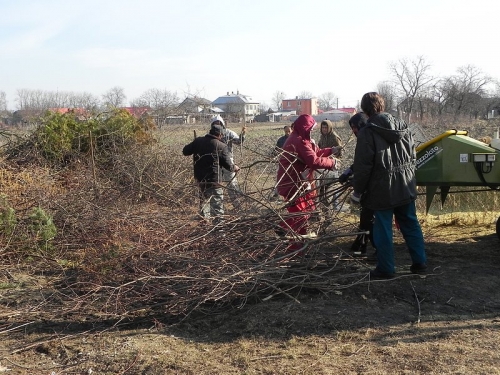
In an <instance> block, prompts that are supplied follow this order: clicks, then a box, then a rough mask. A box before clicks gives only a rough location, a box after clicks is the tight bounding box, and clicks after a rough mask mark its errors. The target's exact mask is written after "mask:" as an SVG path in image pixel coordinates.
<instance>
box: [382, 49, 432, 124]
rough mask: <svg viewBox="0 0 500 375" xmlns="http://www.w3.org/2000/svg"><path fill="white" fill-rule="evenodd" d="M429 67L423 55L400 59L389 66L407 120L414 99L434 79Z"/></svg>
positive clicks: (409, 117)
mask: <svg viewBox="0 0 500 375" xmlns="http://www.w3.org/2000/svg"><path fill="white" fill-rule="evenodd" d="M430 68H431V66H430V65H429V64H428V63H427V62H426V61H425V59H424V57H423V56H419V57H417V58H416V59H415V60H407V59H402V60H399V61H397V62H393V63H391V64H390V66H389V69H390V72H391V74H392V76H393V78H394V81H395V83H396V85H397V86H396V87H397V88H398V90H399V91H400V102H399V106H400V107H401V109H402V111H403V112H404V113H403V117H404V118H405V119H406V120H407V121H408V122H409V121H410V119H411V114H412V111H413V107H414V103H415V99H416V98H417V96H418V95H420V94H421V93H422V91H424V89H425V88H426V86H427V85H429V84H431V83H432V81H433V80H434V78H433V77H432V76H431V75H430V74H429V70H430Z"/></svg>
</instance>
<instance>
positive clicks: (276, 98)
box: [271, 90, 286, 111]
mask: <svg viewBox="0 0 500 375" xmlns="http://www.w3.org/2000/svg"><path fill="white" fill-rule="evenodd" d="M285 98H286V96H285V93H284V92H283V91H279V90H278V91H275V92H274V94H273V97H272V99H271V101H272V103H273V105H274V108H276V110H277V111H281V110H282V109H283V100H284V99H285Z"/></svg>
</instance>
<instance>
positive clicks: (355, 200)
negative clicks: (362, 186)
mask: <svg viewBox="0 0 500 375" xmlns="http://www.w3.org/2000/svg"><path fill="white" fill-rule="evenodd" d="M360 201H361V194H359V193H356V192H355V191H353V192H352V193H351V202H352V203H353V204H359V203H360Z"/></svg>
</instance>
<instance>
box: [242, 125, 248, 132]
mask: <svg viewBox="0 0 500 375" xmlns="http://www.w3.org/2000/svg"><path fill="white" fill-rule="evenodd" d="M246 132H247V127H246V125H244V126H243V127H242V128H241V134H246Z"/></svg>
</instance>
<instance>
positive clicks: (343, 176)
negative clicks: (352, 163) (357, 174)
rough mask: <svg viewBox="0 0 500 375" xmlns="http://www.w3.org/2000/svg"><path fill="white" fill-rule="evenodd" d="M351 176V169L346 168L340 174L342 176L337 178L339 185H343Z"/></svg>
mask: <svg viewBox="0 0 500 375" xmlns="http://www.w3.org/2000/svg"><path fill="white" fill-rule="evenodd" d="M351 176H352V169H351V168H347V169H346V170H345V171H344V172H342V174H341V175H340V176H339V182H340V183H341V184H345V183H346V182H347V180H348V179H349V177H351Z"/></svg>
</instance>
